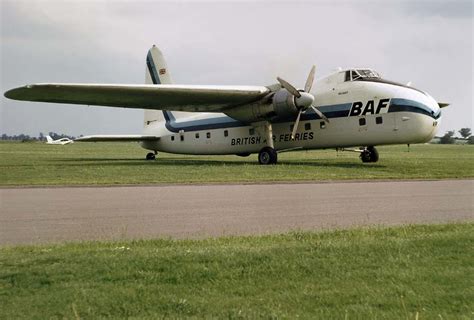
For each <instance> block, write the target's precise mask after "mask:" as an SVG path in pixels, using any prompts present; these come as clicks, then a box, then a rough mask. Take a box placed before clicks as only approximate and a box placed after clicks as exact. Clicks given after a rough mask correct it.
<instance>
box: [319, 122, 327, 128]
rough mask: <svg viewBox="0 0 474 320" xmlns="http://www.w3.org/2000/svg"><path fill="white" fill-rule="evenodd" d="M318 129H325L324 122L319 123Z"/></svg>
mask: <svg viewBox="0 0 474 320" xmlns="http://www.w3.org/2000/svg"><path fill="white" fill-rule="evenodd" d="M319 127H320V128H321V129H326V122H324V121H321V122H320V123H319Z"/></svg>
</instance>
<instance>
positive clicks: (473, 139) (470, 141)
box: [467, 136, 474, 144]
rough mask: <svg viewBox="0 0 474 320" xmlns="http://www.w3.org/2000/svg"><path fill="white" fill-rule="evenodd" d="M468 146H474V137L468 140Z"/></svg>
mask: <svg viewBox="0 0 474 320" xmlns="http://www.w3.org/2000/svg"><path fill="white" fill-rule="evenodd" d="M467 144H474V136H470V137H469V138H467Z"/></svg>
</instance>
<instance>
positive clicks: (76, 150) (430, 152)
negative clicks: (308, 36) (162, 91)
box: [0, 142, 474, 186]
mask: <svg viewBox="0 0 474 320" xmlns="http://www.w3.org/2000/svg"><path fill="white" fill-rule="evenodd" d="M378 149H379V153H380V161H379V162H377V163H369V164H363V163H362V162H361V161H360V160H359V158H358V155H357V154H356V153H352V152H339V153H337V152H336V151H335V150H316V151H302V152H288V153H282V154H280V155H279V164H278V165H276V166H261V165H258V163H257V156H256V155H252V156H250V157H248V158H240V157H237V156H183V155H172V154H165V153H160V154H159V155H158V158H157V160H156V161H145V160H143V158H144V155H145V153H146V151H145V150H143V149H141V148H140V146H139V145H138V144H136V143H74V144H72V145H67V146H52V145H46V144H44V143H13V142H1V143H0V185H3V186H13V185H115V184H159V183H166V184H167V183H206V182H211V183H213V182H271V181H321V180H346V179H447V178H468V177H471V178H472V177H474V165H473V164H474V146H468V145H412V146H411V147H410V152H408V148H407V146H387V147H380V148H378Z"/></svg>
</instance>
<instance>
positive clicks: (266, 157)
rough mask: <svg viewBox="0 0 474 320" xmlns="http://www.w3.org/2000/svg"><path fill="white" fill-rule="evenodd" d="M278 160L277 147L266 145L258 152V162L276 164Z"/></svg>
mask: <svg viewBox="0 0 474 320" xmlns="http://www.w3.org/2000/svg"><path fill="white" fill-rule="evenodd" d="M277 160H278V156H277V153H276V151H275V149H273V148H270V147H265V148H263V149H262V150H260V152H259V153H258V163H260V164H276V163H277Z"/></svg>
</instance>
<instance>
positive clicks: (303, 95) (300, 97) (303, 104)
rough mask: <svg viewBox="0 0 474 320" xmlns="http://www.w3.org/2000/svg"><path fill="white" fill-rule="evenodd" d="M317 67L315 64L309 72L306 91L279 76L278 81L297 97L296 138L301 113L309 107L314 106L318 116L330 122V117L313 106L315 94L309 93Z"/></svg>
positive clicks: (292, 135)
mask: <svg viewBox="0 0 474 320" xmlns="http://www.w3.org/2000/svg"><path fill="white" fill-rule="evenodd" d="M315 71H316V67H315V66H313V67H312V68H311V71H310V72H309V75H308V79H306V84H305V86H304V91H299V90H298V89H296V88H295V87H294V86H292V85H291V84H290V83H289V82H288V81H285V80H283V79H282V78H280V77H277V80H278V82H279V83H280V84H281V86H282V87H283V88H285V89H286V90H287V91H288V92H289V93H291V94H292V95H293V96H294V97H295V105H296V107H297V108H298V109H299V111H298V116H297V117H296V120H295V124H294V125H293V132H292V133H291V139H294V138H295V134H296V131H297V130H298V124H299V122H300V118H301V114H302V113H303V112H306V111H307V110H308V109H309V108H312V109H313V110H314V112H316V114H317V115H318V116H320V117H321V118H322V119H323V120H324V121H326V122H328V123H329V119H328V118H327V117H326V116H325V115H324V114H323V113H322V112H321V111H319V110H318V108H316V107H315V106H313V102H314V96H313V95H312V94H311V93H309V92H310V91H311V87H312V86H313V82H314V73H315Z"/></svg>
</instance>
